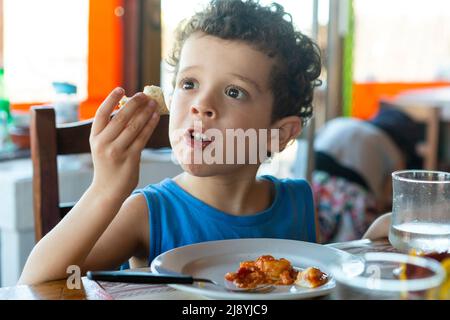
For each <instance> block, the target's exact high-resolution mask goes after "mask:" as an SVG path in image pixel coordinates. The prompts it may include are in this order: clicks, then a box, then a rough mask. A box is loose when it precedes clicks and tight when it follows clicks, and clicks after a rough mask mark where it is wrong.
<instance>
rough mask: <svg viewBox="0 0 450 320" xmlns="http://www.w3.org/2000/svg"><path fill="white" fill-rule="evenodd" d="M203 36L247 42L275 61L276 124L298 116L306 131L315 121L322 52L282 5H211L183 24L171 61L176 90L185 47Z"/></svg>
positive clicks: (252, 0) (237, 1)
mask: <svg viewBox="0 0 450 320" xmlns="http://www.w3.org/2000/svg"><path fill="white" fill-rule="evenodd" d="M198 31H200V32H203V33H205V34H207V35H211V36H215V37H218V38H221V39H224V40H239V41H244V42H245V43H248V44H249V45H251V46H253V47H254V48H256V49H257V50H259V51H261V52H263V53H264V54H266V55H267V56H268V57H270V58H275V59H276V60H275V61H276V63H275V64H274V66H273V70H272V72H271V79H269V81H270V88H271V90H272V92H273V93H274V101H273V105H274V106H276V107H275V108H273V111H272V121H275V120H278V119H281V118H283V117H287V116H298V117H300V118H302V122H303V124H304V125H305V124H306V123H307V121H308V120H309V119H310V118H311V117H312V114H313V106H312V101H313V94H314V88H315V87H317V86H320V84H321V81H320V80H318V77H319V76H320V72H321V66H322V65H321V57H320V49H319V47H318V46H317V45H316V44H315V43H314V42H313V41H312V40H311V39H310V38H308V37H307V36H305V35H304V34H302V33H301V32H299V31H296V30H295V28H294V26H293V23H292V16H291V15H290V14H289V13H287V12H285V11H284V8H283V7H282V6H281V5H279V4H277V3H272V4H271V5H269V6H262V5H260V3H259V1H258V0H246V1H243V0H212V1H211V2H210V3H209V5H208V6H207V7H206V8H205V10H203V11H201V12H198V13H196V14H195V15H194V16H192V17H191V18H190V19H187V20H183V21H182V22H181V23H180V25H179V26H178V29H177V32H176V41H175V45H174V47H173V50H172V54H171V56H170V57H169V58H168V59H167V62H168V64H169V65H171V66H172V67H174V74H175V76H174V79H173V85H174V86H175V78H176V75H177V72H178V66H179V61H180V55H181V49H182V47H183V44H184V42H185V41H186V40H187V39H188V38H189V37H190V36H191V35H192V34H193V33H195V32H198Z"/></svg>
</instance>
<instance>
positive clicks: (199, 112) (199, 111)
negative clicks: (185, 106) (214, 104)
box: [191, 104, 216, 118]
mask: <svg viewBox="0 0 450 320" xmlns="http://www.w3.org/2000/svg"><path fill="white" fill-rule="evenodd" d="M191 114H193V115H196V116H199V117H206V118H215V117H216V111H215V110H214V109H213V108H211V107H208V106H205V105H202V104H196V105H193V106H191Z"/></svg>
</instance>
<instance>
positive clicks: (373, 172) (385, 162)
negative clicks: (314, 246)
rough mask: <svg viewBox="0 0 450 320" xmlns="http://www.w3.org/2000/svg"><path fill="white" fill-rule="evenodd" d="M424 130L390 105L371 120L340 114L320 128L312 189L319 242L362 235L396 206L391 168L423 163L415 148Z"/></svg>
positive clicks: (358, 237) (392, 169) (415, 166)
mask: <svg viewBox="0 0 450 320" xmlns="http://www.w3.org/2000/svg"><path fill="white" fill-rule="evenodd" d="M421 132H422V128H421V127H420V125H419V124H418V123H416V122H415V121H414V120H412V119H411V118H410V117H409V116H408V115H407V114H405V113H404V112H402V111H400V110H398V109H395V108H392V107H391V106H389V105H382V107H381V108H380V111H379V112H378V114H377V115H376V116H375V117H374V118H373V119H371V120H368V121H366V120H360V119H356V118H348V117H339V118H335V119H333V120H331V121H329V122H327V123H326V124H325V125H324V127H323V128H321V129H320V130H319V132H318V133H317V136H316V138H315V142H314V151H315V169H314V171H313V176H312V188H313V192H314V198H315V199H314V200H315V204H316V210H317V211H318V212H317V214H318V219H319V226H320V242H322V243H329V242H341V241H350V240H355V239H360V238H361V237H362V236H363V234H364V233H365V232H366V230H367V229H368V227H369V226H370V225H371V223H373V222H374V221H375V219H376V218H378V217H379V216H380V215H381V214H383V213H386V212H389V211H391V207H392V178H391V173H392V172H394V171H396V170H403V169H407V168H408V169H412V168H416V169H417V168H421V166H422V160H421V158H420V157H419V156H418V154H417V152H416V148H417V145H418V143H419V142H420V139H421Z"/></svg>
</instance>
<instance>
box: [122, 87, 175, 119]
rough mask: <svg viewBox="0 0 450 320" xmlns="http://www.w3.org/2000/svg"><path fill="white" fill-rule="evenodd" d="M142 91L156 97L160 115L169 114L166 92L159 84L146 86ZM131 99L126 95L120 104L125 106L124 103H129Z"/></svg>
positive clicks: (153, 97)
mask: <svg viewBox="0 0 450 320" xmlns="http://www.w3.org/2000/svg"><path fill="white" fill-rule="evenodd" d="M142 92H143V93H145V94H146V95H147V96H149V97H151V98H152V99H154V100H155V101H156V102H157V103H158V109H157V112H158V113H159V114H160V115H162V114H169V109H168V108H167V105H166V102H165V101H164V94H163V92H162V90H161V88H160V87H157V86H145V87H144V90H143V91H142ZM129 99H130V98H129V97H126V96H124V97H123V98H122V99H121V100H120V102H119V106H120V107H123V105H124V104H125V103H127V101H128V100H129Z"/></svg>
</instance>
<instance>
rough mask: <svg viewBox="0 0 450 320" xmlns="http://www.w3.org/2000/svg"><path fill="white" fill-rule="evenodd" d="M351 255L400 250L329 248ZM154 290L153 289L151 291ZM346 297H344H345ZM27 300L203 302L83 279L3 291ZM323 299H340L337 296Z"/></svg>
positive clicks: (358, 245) (159, 289)
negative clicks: (75, 284) (78, 283)
mask: <svg viewBox="0 0 450 320" xmlns="http://www.w3.org/2000/svg"><path fill="white" fill-rule="evenodd" d="M329 246H331V247H334V248H338V249H341V250H344V251H347V252H349V253H352V254H355V255H360V254H364V253H367V252H396V250H395V249H394V248H393V247H392V246H391V245H390V243H389V242H388V241H387V239H385V240H380V241H370V240H357V241H350V242H343V243H336V244H331V245H329ZM149 287H152V289H149ZM341 294H342V293H341ZM354 298H355V299H357V298H359V297H356V296H353V295H352V294H351V293H350V292H349V293H348V294H344V295H343V296H342V295H341V296H340V297H339V299H354ZM5 299H14V300H16V299H20V300H22V299H26V300H41V299H43V300H74V299H75V300H114V299H118V300H119V299H120V300H123V299H149V300H160V299H161V300H172V299H174V300H175V299H176V300H189V299H192V300H195V299H203V298H202V297H199V296H194V295H192V294H187V293H184V292H181V291H178V290H175V289H173V288H170V287H168V286H165V285H154V286H149V285H135V284H134V285H132V284H120V283H108V284H107V286H105V283H102V284H98V283H97V282H95V281H91V280H89V279H87V278H86V277H83V278H82V288H81V289H79V290H70V289H68V288H67V286H66V280H61V281H52V282H48V283H43V284H40V285H35V286H26V285H20V286H13V287H6V288H0V300H5ZM322 299H332V300H335V299H338V297H337V296H336V294H335V293H332V294H330V295H328V296H325V297H323V298H322Z"/></svg>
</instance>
